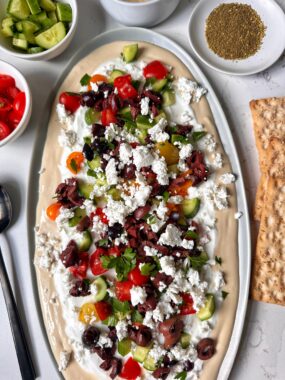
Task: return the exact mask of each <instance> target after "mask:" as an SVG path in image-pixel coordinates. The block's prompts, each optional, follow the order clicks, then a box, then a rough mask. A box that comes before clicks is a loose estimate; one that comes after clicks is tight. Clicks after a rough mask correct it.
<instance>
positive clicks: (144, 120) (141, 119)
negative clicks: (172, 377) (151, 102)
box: [136, 115, 154, 130]
mask: <svg viewBox="0 0 285 380" xmlns="http://www.w3.org/2000/svg"><path fill="white" fill-rule="evenodd" d="M136 124H137V127H138V129H140V130H148V129H149V128H151V127H153V125H154V123H153V121H151V122H150V121H149V118H148V117H147V116H144V115H138V116H137V118H136Z"/></svg>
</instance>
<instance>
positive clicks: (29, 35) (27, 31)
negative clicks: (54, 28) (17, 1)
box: [22, 20, 40, 45]
mask: <svg viewBox="0 0 285 380" xmlns="http://www.w3.org/2000/svg"><path fill="white" fill-rule="evenodd" d="M22 25H23V32H24V35H25V37H26V40H27V41H28V42H29V43H30V44H33V45H34V44H35V43H36V39H35V36H34V34H33V33H35V32H37V31H38V30H39V29H40V27H39V25H38V24H36V23H35V22H33V21H29V20H24V21H22Z"/></svg>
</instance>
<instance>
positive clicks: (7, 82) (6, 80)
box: [0, 74, 16, 94]
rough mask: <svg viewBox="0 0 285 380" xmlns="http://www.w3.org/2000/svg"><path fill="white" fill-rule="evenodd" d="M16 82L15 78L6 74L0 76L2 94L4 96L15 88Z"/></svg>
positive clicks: (0, 91)
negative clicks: (10, 88) (11, 88)
mask: <svg viewBox="0 0 285 380" xmlns="http://www.w3.org/2000/svg"><path fill="white" fill-rule="evenodd" d="M15 86H16V82H15V79H14V78H13V77H11V76H10V75H6V74H0V93H1V94H4V93H5V92H6V90H7V88H9V87H15Z"/></svg>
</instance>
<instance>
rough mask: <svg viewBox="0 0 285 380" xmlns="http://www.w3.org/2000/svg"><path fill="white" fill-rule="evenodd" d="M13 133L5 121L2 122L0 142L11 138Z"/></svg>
mask: <svg viewBox="0 0 285 380" xmlns="http://www.w3.org/2000/svg"><path fill="white" fill-rule="evenodd" d="M11 132H12V129H11V128H10V127H9V126H8V125H7V124H6V123H4V121H1V120H0V141H1V140H4V139H5V138H6V137H7V136H9V135H10V133H11Z"/></svg>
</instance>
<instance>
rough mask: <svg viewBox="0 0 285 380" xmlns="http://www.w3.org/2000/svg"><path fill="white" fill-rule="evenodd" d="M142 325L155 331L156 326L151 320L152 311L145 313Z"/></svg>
mask: <svg viewBox="0 0 285 380" xmlns="http://www.w3.org/2000/svg"><path fill="white" fill-rule="evenodd" d="M143 324H144V325H145V326H147V327H149V328H151V329H155V328H156V324H155V322H154V320H153V319H152V311H147V312H146V313H145V317H144V320H143Z"/></svg>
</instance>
